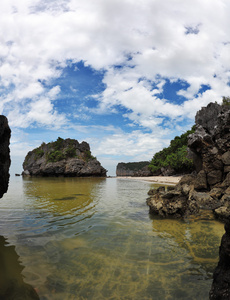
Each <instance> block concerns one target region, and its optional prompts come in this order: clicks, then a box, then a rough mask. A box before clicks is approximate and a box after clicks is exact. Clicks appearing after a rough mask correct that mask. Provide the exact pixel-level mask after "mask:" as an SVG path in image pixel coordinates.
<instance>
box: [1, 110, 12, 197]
mask: <svg viewBox="0 0 230 300" xmlns="http://www.w3.org/2000/svg"><path fill="white" fill-rule="evenodd" d="M10 135H11V130H10V128H9V125H8V120H7V118H6V117H5V116H0V198H2V196H3V194H4V193H6V192H7V189H8V184H9V177H10V175H9V168H10V163H11V161H10V150H9V141H10Z"/></svg>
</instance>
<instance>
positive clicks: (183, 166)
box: [116, 126, 195, 177]
mask: <svg viewBox="0 0 230 300" xmlns="http://www.w3.org/2000/svg"><path fill="white" fill-rule="evenodd" d="M194 132H195V126H193V127H192V128H191V130H188V131H186V132H185V133H183V134H181V135H180V136H176V137H175V138H174V139H173V140H171V142H170V145H169V146H168V147H167V148H164V149H162V150H161V151H159V152H157V153H155V154H154V156H153V158H152V160H151V161H140V162H128V163H124V162H120V163H118V165H117V168H116V175H117V176H131V177H134V176H137V177H145V176H159V175H160V176H171V175H182V174H190V173H191V172H192V171H194V170H195V165H194V163H193V161H192V159H191V157H190V153H188V151H187V150H188V149H187V138H188V136H189V135H190V134H192V133H194Z"/></svg>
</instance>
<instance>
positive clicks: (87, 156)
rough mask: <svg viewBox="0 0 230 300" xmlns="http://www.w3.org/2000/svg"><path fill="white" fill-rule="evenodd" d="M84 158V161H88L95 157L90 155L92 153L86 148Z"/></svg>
mask: <svg viewBox="0 0 230 300" xmlns="http://www.w3.org/2000/svg"><path fill="white" fill-rule="evenodd" d="M85 159H86V161H89V160H91V159H96V157H95V156H93V155H92V153H91V151H90V150H87V151H86V152H85Z"/></svg>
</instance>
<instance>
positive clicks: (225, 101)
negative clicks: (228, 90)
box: [222, 96, 230, 105]
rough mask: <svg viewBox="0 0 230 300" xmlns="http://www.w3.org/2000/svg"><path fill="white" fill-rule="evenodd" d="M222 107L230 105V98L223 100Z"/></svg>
mask: <svg viewBox="0 0 230 300" xmlns="http://www.w3.org/2000/svg"><path fill="white" fill-rule="evenodd" d="M222 105H230V97H225V96H224V97H223V98H222Z"/></svg>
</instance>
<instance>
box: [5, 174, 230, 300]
mask: <svg viewBox="0 0 230 300" xmlns="http://www.w3.org/2000/svg"><path fill="white" fill-rule="evenodd" d="M153 186H154V185H153V184H151V183H149V182H141V181H140V182H139V181H138V182H137V181H133V180H127V179H118V178H24V179H23V178H21V177H17V178H13V179H12V181H11V182H10V187H9V191H8V193H7V194H6V195H5V196H4V197H3V198H2V199H1V200H0V214H1V218H0V230H1V235H3V236H4V237H5V238H6V239H7V242H8V243H9V244H8V245H7V246H14V247H15V250H16V252H17V254H18V255H19V262H20V265H21V267H22V268H20V273H21V275H22V276H23V278H24V282H26V283H28V284H30V285H32V286H33V287H34V288H35V290H36V291H37V292H38V294H39V297H40V299H44V300H45V299H55V300H56V299H102V300H103V299H138V300H139V299H154V300H155V299H156V300H158V299H160V300H162V299H208V293H209V290H210V286H211V282H212V273H213V270H214V268H215V266H216V264H217V262H218V250H219V245H220V240H221V237H222V235H223V233H224V226H223V224H222V223H219V222H217V221H215V220H213V219H212V218H211V217H210V215H209V214H204V215H203V216H202V217H201V218H191V219H189V220H186V221H180V220H173V219H169V220H165V219H160V218H158V217H151V216H150V215H149V213H148V207H147V205H146V202H145V201H146V198H147V192H148V190H149V188H150V187H153ZM7 246H5V247H7Z"/></svg>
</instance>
